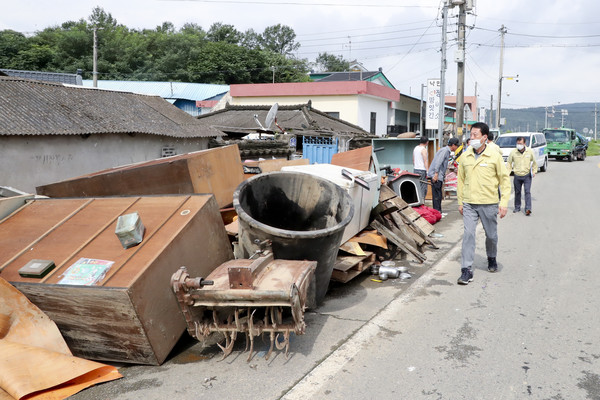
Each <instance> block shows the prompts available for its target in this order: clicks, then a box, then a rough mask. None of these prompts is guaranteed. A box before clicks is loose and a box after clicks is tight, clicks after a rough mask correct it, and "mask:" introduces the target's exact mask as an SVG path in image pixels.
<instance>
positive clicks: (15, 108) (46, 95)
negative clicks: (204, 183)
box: [0, 76, 222, 138]
mask: <svg viewBox="0 0 600 400" xmlns="http://www.w3.org/2000/svg"><path fill="white" fill-rule="evenodd" d="M100 133H145V134H155V135H165V136H170V137H189V138H198V137H216V136H221V135H222V133H221V132H220V131H218V130H216V129H212V128H210V127H209V126H206V125H205V124H202V123H201V122H199V121H198V120H196V119H195V118H194V117H192V116H190V115H189V114H187V113H186V112H185V111H182V110H180V109H178V108H177V107H175V106H173V105H171V104H169V103H168V102H167V101H165V100H163V99H162V98H160V97H158V96H146V95H138V94H132V93H124V92H116V91H108V90H98V89H88V88H83V87H77V86H65V85H63V84H58V83H48V82H42V81H34V80H28V79H21V78H12V77H2V76H0V135H81V134H100Z"/></svg>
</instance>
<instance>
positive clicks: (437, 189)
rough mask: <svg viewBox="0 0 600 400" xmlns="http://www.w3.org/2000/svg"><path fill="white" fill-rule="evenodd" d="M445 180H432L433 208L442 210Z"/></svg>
mask: <svg viewBox="0 0 600 400" xmlns="http://www.w3.org/2000/svg"><path fill="white" fill-rule="evenodd" d="M443 189H444V182H442V181H441V180H439V179H438V180H437V182H431V195H432V201H433V208H434V209H436V210H438V211H439V212H442V197H443V192H442V191H443Z"/></svg>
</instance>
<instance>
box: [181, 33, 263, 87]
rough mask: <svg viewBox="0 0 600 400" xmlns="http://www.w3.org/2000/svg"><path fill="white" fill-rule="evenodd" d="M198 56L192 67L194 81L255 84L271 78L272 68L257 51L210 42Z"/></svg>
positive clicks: (229, 44)
mask: <svg viewBox="0 0 600 400" xmlns="http://www.w3.org/2000/svg"><path fill="white" fill-rule="evenodd" d="M196 56H197V58H196V59H195V60H193V61H192V62H191V63H190V65H189V71H190V77H191V78H192V82H204V83H218V84H235V83H252V82H257V81H264V80H265V78H266V77H267V76H269V74H268V71H269V65H268V64H267V61H266V58H265V57H264V56H263V55H262V53H261V52H260V51H258V50H251V49H247V48H245V47H240V46H237V45H235V44H232V43H226V42H207V43H205V44H204V45H203V46H202V48H201V49H199V51H197V52H196ZM265 74H266V75H265Z"/></svg>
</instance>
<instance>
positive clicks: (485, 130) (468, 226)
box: [456, 122, 510, 285]
mask: <svg viewBox="0 0 600 400" xmlns="http://www.w3.org/2000/svg"><path fill="white" fill-rule="evenodd" d="M489 129H490V128H489V127H488V126H487V125H486V124H484V123H483V122H477V123H475V124H473V126H472V127H471V140H470V142H469V148H468V149H467V151H466V152H464V153H463V154H462V156H461V162H460V164H458V185H457V192H456V193H457V197H458V211H459V212H460V213H461V214H462V216H463V223H464V235H463V243H462V254H461V276H460V278H458V283H459V284H461V285H467V284H468V283H469V282H472V281H473V261H474V259H475V230H476V228H477V222H478V221H479V220H481V224H482V225H483V229H484V231H485V250H486V253H487V259H488V271H490V272H496V271H497V270H498V263H497V261H496V255H497V253H498V215H500V218H504V216H505V215H506V211H507V206H508V199H509V197H510V176H509V173H508V170H507V169H506V165H504V160H503V159H502V156H501V155H500V154H499V153H498V152H497V151H496V150H494V149H492V148H490V147H489V146H488V145H486V142H487V137H488V134H489ZM498 188H500V198H498V197H499V195H498Z"/></svg>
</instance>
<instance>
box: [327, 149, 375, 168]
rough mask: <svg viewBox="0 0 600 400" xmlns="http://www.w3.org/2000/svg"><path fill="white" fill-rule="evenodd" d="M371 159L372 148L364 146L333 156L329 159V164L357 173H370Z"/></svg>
mask: <svg viewBox="0 0 600 400" xmlns="http://www.w3.org/2000/svg"><path fill="white" fill-rule="evenodd" d="M372 157H373V146H366V147H361V148H359V149H354V150H349V151H344V152H342V153H336V154H334V155H333V156H332V157H331V164H333V165H339V166H340V167H346V168H353V169H357V170H359V171H370V170H371V161H372Z"/></svg>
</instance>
